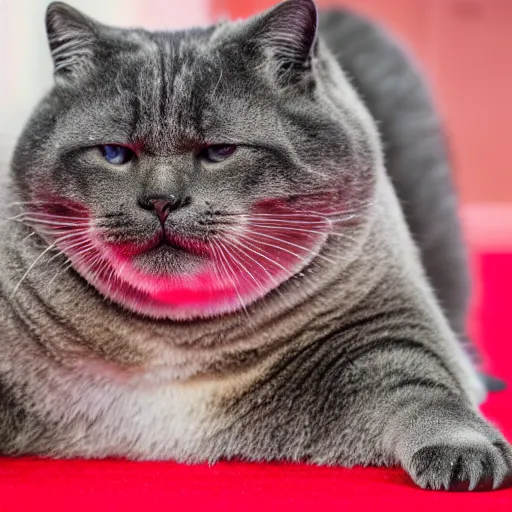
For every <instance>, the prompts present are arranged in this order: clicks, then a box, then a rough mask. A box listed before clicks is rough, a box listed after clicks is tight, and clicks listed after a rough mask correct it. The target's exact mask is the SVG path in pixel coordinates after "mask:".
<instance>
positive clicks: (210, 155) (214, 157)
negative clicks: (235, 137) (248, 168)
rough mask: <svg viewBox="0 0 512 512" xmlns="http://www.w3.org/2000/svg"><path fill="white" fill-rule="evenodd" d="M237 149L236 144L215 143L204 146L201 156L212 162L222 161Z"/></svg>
mask: <svg viewBox="0 0 512 512" xmlns="http://www.w3.org/2000/svg"><path fill="white" fill-rule="evenodd" d="M235 151H236V146H233V145H229V144H214V145H212V146H208V147H207V148H204V149H203V150H202V151H201V153H200V157H201V158H202V159H203V160H206V161H207V162H211V163H217V162H222V160H226V158H229V157H230V156H231V155H232V154H233V153H234V152H235Z"/></svg>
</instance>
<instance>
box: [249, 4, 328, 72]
mask: <svg viewBox="0 0 512 512" xmlns="http://www.w3.org/2000/svg"><path fill="white" fill-rule="evenodd" d="M317 24H318V13H317V10H316V6H315V4H314V2H313V0H287V1H285V2H283V3H281V4H278V5H277V6H275V7H274V8H272V9H270V10H268V11H267V12H265V13H263V14H261V15H260V16H258V17H256V18H254V19H253V20H252V26H251V30H250V33H251V39H252V40H253V41H254V42H255V43H256V44H257V45H258V46H259V47H260V48H262V49H263V50H264V51H265V53H266V54H267V55H268V56H269V57H270V58H272V59H273V60H274V62H275V63H276V64H277V65H278V67H279V69H281V70H289V69H293V70H299V71H300V70H304V69H308V68H309V65H310V62H311V58H312V56H313V54H314V51H315V46H316V40H317Z"/></svg>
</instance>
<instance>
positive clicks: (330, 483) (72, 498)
mask: <svg viewBox="0 0 512 512" xmlns="http://www.w3.org/2000/svg"><path fill="white" fill-rule="evenodd" d="M510 239H511V241H512V237H511V238H510ZM474 263H475V274H476V275H477V276H479V278H480V283H481V286H480V292H479V294H477V295H479V297H477V302H478V303H479V304H478V303H477V304H476V305H475V308H474V309H475V310H474V313H473V317H472V318H473V330H474V331H475V332H476V333H477V335H478V339H479V340H480V342H481V344H482V346H483V347H484V350H485V353H486V356H487V361H488V364H487V368H488V369H489V370H490V371H492V372H493V373H494V374H495V375H496V376H499V377H502V378H505V379H507V380H508V382H509V389H508V390H507V391H505V392H502V393H497V394H494V395H492V396H490V398H489V399H488V401H487V403H486V404H485V405H484V407H483V410H484V412H485V414H486V415H487V416H488V417H489V418H490V419H492V420H493V421H494V422H495V423H496V424H498V425H499V426H500V427H501V428H502V429H503V431H504V433H505V434H506V436H507V437H508V438H509V439H510V440H512V410H511V409H512V317H511V313H512V309H511V299H510V293H511V290H512V251H511V252H510V253H507V252H504V251H502V252H500V253H491V252H485V253H476V252H475V257H474ZM161 508H165V509H170V510H172V509H176V510H187V511H189V510H207V511H208V512H210V511H214V510H223V511H230V510H233V511H242V510H243V511H252V510H254V511H258V512H262V511H263V512H267V511H269V510H293V511H296V510H319V511H323V510H334V509H336V510H378V509H379V510H384V511H388V510H393V511H399V510H404V511H405V510H407V511H408V512H411V511H412V512H421V511H428V512H438V511H439V510H452V511H458V510H464V511H465V512H472V511H476V510H481V511H486V510H490V511H493V512H494V511H502V510H503V511H505V510H506V511H508V512H512V489H507V490H504V491H497V492H493V493H479V494H478V493H474V494H470V493H464V494H462V493H461V494H457V493H444V492H432V491H422V490H420V489H417V488H416V487H415V486H414V485H413V484H412V482H411V481H410V479H409V478H408V477H407V476H406V475H405V473H403V472H402V471H401V470H399V469H377V468H368V469H360V468H356V469H330V468H315V467H307V466H302V465H279V464H269V465H264V464H234V463H222V464H218V465H215V466H213V467H208V466H192V467H185V466H180V465H177V464H173V463H129V462H124V461H92V462H91V461H41V460H32V459H19V460H9V459H0V512H5V511H29V510H36V509H37V510H38V511H44V510H52V511H55V512H57V511H61V510H62V511H64V510H66V511H68V510H72V511H74V512H79V511H82V510H83V511H85V510H87V511H91V510H92V511H98V510H108V511H116V510H123V511H128V510H157V509H161Z"/></svg>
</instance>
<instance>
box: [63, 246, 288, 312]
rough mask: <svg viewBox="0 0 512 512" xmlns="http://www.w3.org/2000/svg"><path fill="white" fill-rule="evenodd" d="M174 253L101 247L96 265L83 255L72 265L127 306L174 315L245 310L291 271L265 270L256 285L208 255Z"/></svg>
mask: <svg viewBox="0 0 512 512" xmlns="http://www.w3.org/2000/svg"><path fill="white" fill-rule="evenodd" d="M171 253H172V248H169V249H166V248H159V249H153V250H151V251H145V252H142V253H139V254H137V255H131V256H125V257H123V256H120V254H119V253H116V252H115V251H111V250H106V251H105V250H101V251H98V253H97V256H98V258H100V259H101V264H100V265H98V266H97V269H95V268H92V269H91V267H90V265H89V264H87V263H86V262H83V261H81V260H78V261H74V267H75V269H76V270H77V271H78V273H79V274H80V275H82V277H84V278H85V279H86V280H87V281H88V282H89V284H91V285H92V286H93V287H94V288H96V289H97V290H98V291H99V292H100V293H101V294H102V295H103V296H105V297H106V298H108V299H109V300H111V301H112V302H114V303H117V304H118V305H120V306H122V307H123V308H125V309H127V310H129V311H132V312H133V313H136V314H139V315H143V316H147V317H151V318H155V319H168V320H176V321H187V320H194V319H200V318H212V317H215V316H220V315H224V314H228V313H233V312H235V311H239V310H243V309H245V308H246V307H247V306H249V305H250V304H251V303H253V302H254V301H256V300H258V299H259V298H261V297H263V296H265V295H266V294H267V293H269V292H270V291H271V290H272V289H273V288H274V287H275V286H276V285H278V284H279V283H280V282H282V281H284V280H285V279H286V278H288V277H289V275H291V274H292V273H293V270H291V271H290V274H288V273H287V274H288V275H286V274H284V272H283V275H282V277H281V278H279V277H278V276H275V277H274V278H273V279H272V280H271V279H270V277H269V276H265V277H263V276H261V277H260V278H259V279H260V281H258V282H259V286H255V284H254V282H252V281H251V280H250V279H248V278H247V276H242V275H235V274H233V273H231V274H229V275H228V274H226V272H225V270H224V269H222V270H220V271H219V268H218V266H217V265H216V264H215V262H214V261H212V260H211V259H210V258H208V257H204V256H197V255H190V254H180V253H179V252H176V253H173V254H171ZM70 256H71V259H73V257H72V255H70ZM180 260H181V261H180ZM164 262H165V263H164ZM164 266H167V270H166V269H165V268H164ZM114 269H115V270H114ZM277 279H278V280H277Z"/></svg>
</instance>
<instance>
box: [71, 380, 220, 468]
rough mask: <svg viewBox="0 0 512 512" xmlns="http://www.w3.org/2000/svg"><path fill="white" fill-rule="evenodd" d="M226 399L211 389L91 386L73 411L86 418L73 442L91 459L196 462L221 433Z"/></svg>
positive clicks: (202, 385) (207, 386) (170, 385)
mask: <svg viewBox="0 0 512 512" xmlns="http://www.w3.org/2000/svg"><path fill="white" fill-rule="evenodd" d="M225 393H226V390H225V389H220V388H219V386H215V385H212V384H208V383H200V384H179V383H167V384H158V385H135V386H134V385H129V384H125V385H120V384H108V383H107V384H103V385H96V386H91V387H89V389H87V390H86V392H85V393H84V394H82V396H81V397H80V398H79V399H78V401H77V402H75V404H76V405H75V407H74V408H69V409H68V416H69V418H71V417H76V416H77V415H79V416H80V417H82V418H85V419H84V421H81V422H78V423H77V425H79V426H78V427H77V429H76V430H75V432H74V433H73V435H72V439H70V440H69V441H70V442H71V443H72V444H74V445H75V446H76V448H77V450H78V451H79V452H81V454H82V455H83V454H85V455H88V456H98V455H100V456H121V457H129V458H143V459H175V460H194V459H197V458H199V457H201V454H202V453H201V452H202V450H203V448H202V446H203V444H204V440H205V439H206V438H208V437H211V436H212V435H214V434H215V432H216V431H217V430H218V428H219V421H218V417H219V414H218V413H219V407H220V406H219V402H220V400H221V397H222V396H223V395H225Z"/></svg>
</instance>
